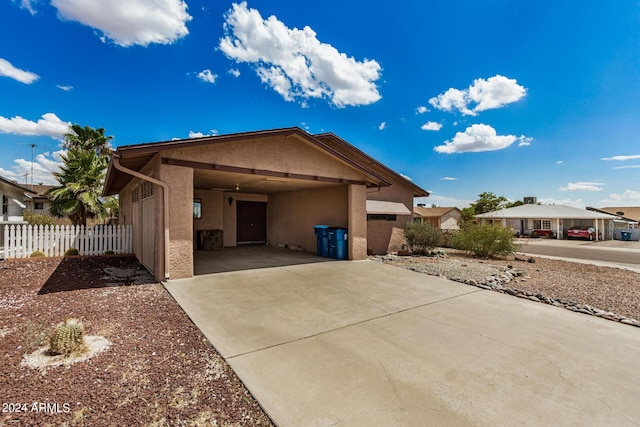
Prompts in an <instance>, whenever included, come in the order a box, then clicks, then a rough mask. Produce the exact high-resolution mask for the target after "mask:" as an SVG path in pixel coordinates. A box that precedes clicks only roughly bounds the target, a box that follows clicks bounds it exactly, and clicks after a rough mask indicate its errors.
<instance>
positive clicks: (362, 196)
mask: <svg viewBox="0 0 640 427" xmlns="http://www.w3.org/2000/svg"><path fill="white" fill-rule="evenodd" d="M348 203H349V231H348V234H347V237H348V246H347V251H348V254H349V259H365V258H366V257H367V188H366V187H365V186H364V185H349V191H348Z"/></svg>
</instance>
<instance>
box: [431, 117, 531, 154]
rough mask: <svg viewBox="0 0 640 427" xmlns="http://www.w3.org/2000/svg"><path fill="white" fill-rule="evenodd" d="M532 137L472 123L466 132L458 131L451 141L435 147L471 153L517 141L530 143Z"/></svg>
mask: <svg viewBox="0 0 640 427" xmlns="http://www.w3.org/2000/svg"><path fill="white" fill-rule="evenodd" d="M531 140H532V138H528V137H526V136H524V135H521V136H519V137H516V136H515V135H497V134H496V131H495V129H494V128H492V127H491V126H489V125H485V124H475V125H471V126H470V127H468V128H467V129H465V131H464V132H457V133H456V135H455V136H454V137H453V139H452V140H451V141H445V142H444V145H438V146H436V147H434V148H433V149H434V150H435V151H436V152H438V153H445V154H452V153H469V152H473V153H476V152H480V151H495V150H502V149H503V148H507V147H508V146H510V145H511V144H513V143H514V142H515V141H520V143H521V145H522V143H525V145H528V144H530V143H531Z"/></svg>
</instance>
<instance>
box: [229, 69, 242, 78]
mask: <svg viewBox="0 0 640 427" xmlns="http://www.w3.org/2000/svg"><path fill="white" fill-rule="evenodd" d="M229 74H231V75H232V76H233V77H240V70H238V69H237V68H230V69H229Z"/></svg>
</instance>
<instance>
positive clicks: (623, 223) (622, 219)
mask: <svg viewBox="0 0 640 427" xmlns="http://www.w3.org/2000/svg"><path fill="white" fill-rule="evenodd" d="M587 209H589V210H590V211H594V212H601V213H608V214H611V215H615V216H616V217H618V220H616V221H614V223H615V226H616V228H638V222H640V207H637V206H621V207H606V208H590V207H587Z"/></svg>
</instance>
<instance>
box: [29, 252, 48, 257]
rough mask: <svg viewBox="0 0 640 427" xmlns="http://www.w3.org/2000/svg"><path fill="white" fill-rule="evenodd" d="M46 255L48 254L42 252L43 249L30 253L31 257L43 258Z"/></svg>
mask: <svg viewBox="0 0 640 427" xmlns="http://www.w3.org/2000/svg"><path fill="white" fill-rule="evenodd" d="M45 256H46V255H45V253H44V252H42V251H33V252H31V255H29V257H31V258H42V257H45Z"/></svg>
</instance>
